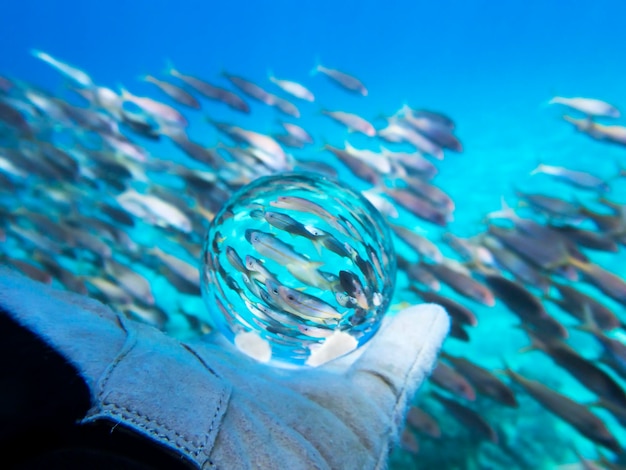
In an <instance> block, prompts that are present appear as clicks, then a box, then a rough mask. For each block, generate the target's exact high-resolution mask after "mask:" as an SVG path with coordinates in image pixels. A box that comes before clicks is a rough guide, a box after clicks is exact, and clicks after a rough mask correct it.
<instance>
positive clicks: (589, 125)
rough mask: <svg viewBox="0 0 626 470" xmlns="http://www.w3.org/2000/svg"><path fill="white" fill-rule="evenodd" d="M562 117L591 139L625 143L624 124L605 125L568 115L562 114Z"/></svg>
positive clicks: (623, 144) (625, 128)
mask: <svg viewBox="0 0 626 470" xmlns="http://www.w3.org/2000/svg"><path fill="white" fill-rule="evenodd" d="M563 119H565V120H566V121H567V122H569V123H571V124H573V125H574V127H576V130H577V131H579V132H583V133H584V134H587V135H588V136H589V137H591V138H592V139H595V140H599V141H602V142H608V143H611V144H616V145H621V146H625V145H626V127H624V126H616V125H613V126H606V125H604V124H598V123H595V122H593V121H591V120H590V119H574V118H572V117H570V116H563Z"/></svg>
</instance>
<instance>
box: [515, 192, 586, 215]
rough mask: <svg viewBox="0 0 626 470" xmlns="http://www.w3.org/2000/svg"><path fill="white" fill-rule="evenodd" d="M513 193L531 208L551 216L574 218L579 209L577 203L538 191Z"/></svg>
mask: <svg viewBox="0 0 626 470" xmlns="http://www.w3.org/2000/svg"><path fill="white" fill-rule="evenodd" d="M515 194H516V195H517V197H519V198H520V199H521V200H522V201H524V202H525V203H527V204H528V205H529V206H530V207H531V208H532V209H534V210H536V211H537V212H540V213H544V214H546V215H548V216H551V217H557V218H559V217H560V218H565V219H575V218H576V215H577V214H578V211H579V209H580V207H579V205H578V204H576V203H572V202H569V201H566V200H564V199H562V198H559V197H554V196H547V195H545V194H540V193H524V192H522V191H516V192H515Z"/></svg>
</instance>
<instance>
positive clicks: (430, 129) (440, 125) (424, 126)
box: [398, 105, 463, 152]
mask: <svg viewBox="0 0 626 470" xmlns="http://www.w3.org/2000/svg"><path fill="white" fill-rule="evenodd" d="M398 114H400V115H401V116H402V117H403V118H404V120H405V121H406V122H407V123H408V124H409V125H410V126H411V127H413V128H414V129H415V130H416V131H417V132H419V133H420V134H422V135H423V136H424V137H426V138H428V139H430V140H431V141H432V142H434V143H435V144H437V145H439V146H441V147H443V148H447V149H450V150H454V151H455V152H462V151H463V145H462V144H461V142H460V141H459V139H458V138H457V137H456V136H455V135H454V134H453V132H452V131H453V129H454V126H452V127H450V126H449V124H448V123H445V122H441V120H438V119H433V118H431V117H430V116H425V115H421V116H420V115H416V114H415V113H414V111H413V110H412V109H411V108H409V107H408V106H407V105H404V106H403V107H402V109H400V111H399V112H398Z"/></svg>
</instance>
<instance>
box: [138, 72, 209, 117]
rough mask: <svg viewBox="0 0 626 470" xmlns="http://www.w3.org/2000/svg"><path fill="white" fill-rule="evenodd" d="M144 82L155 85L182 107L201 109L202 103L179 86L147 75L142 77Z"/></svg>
mask: <svg viewBox="0 0 626 470" xmlns="http://www.w3.org/2000/svg"><path fill="white" fill-rule="evenodd" d="M142 80H144V81H146V82H148V83H153V84H154V85H156V86H157V87H158V88H159V89H160V90H161V91H163V93H165V94H166V95H167V96H169V97H170V98H172V99H173V100H175V101H176V102H178V103H180V104H182V105H185V106H188V107H190V108H193V109H200V107H201V105H200V102H199V101H198V100H197V99H196V98H195V97H194V96H193V95H192V94H191V93H189V92H188V91H186V90H183V89H182V88H181V87H179V86H176V85H173V84H171V83H168V82H166V81H164V80H159V79H158V78H156V77H153V76H152V75H145V76H143V77H142Z"/></svg>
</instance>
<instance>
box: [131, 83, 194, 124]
mask: <svg viewBox="0 0 626 470" xmlns="http://www.w3.org/2000/svg"><path fill="white" fill-rule="evenodd" d="M120 91H121V96H122V101H125V102H130V103H134V104H135V105H137V106H139V107H140V108H141V109H143V110H144V111H145V112H147V113H148V114H150V115H151V116H153V117H154V118H155V119H156V120H157V121H159V122H162V123H167V124H174V125H176V126H180V127H187V125H188V124H189V123H188V122H187V119H186V118H185V117H184V116H183V115H182V114H181V113H180V112H179V111H177V110H176V109H174V108H173V107H171V106H169V105H167V104H165V103H161V102H160V101H156V100H153V99H152V98H148V97H143V96H137V95H133V94H132V93H131V92H129V91H128V90H126V89H125V88H122V89H121V90H120Z"/></svg>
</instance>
